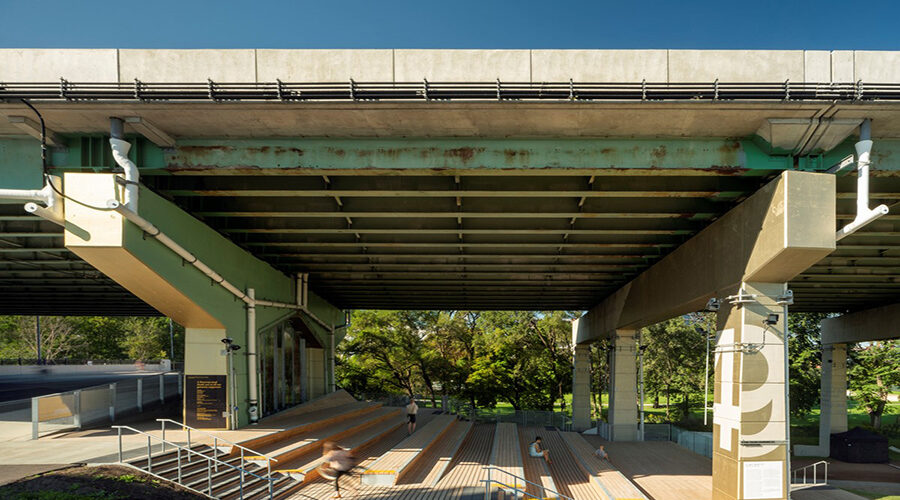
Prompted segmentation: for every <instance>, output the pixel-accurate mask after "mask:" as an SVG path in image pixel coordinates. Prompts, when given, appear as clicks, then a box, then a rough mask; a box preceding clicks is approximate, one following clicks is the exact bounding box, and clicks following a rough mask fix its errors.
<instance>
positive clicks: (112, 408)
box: [109, 382, 116, 422]
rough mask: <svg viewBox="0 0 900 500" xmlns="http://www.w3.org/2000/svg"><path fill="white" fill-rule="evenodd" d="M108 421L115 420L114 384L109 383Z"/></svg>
mask: <svg viewBox="0 0 900 500" xmlns="http://www.w3.org/2000/svg"><path fill="white" fill-rule="evenodd" d="M109 421H110V422H115V421H116V384H115V382H113V383H112V384H109Z"/></svg>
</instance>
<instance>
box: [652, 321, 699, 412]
mask: <svg viewBox="0 0 900 500" xmlns="http://www.w3.org/2000/svg"><path fill="white" fill-rule="evenodd" d="M713 331H714V327H713V319H712V316H711V315H706V314H696V315H690V316H682V317H678V318H673V319H670V320H667V321H663V322H661V323H657V324H655V325H651V326H648V327H647V328H645V329H644V330H643V333H642V339H641V344H642V345H645V346H647V347H646V350H645V351H644V384H645V387H646V389H645V392H652V393H654V394H655V393H658V392H664V393H665V395H666V400H667V404H666V419H673V418H674V416H673V415H672V414H671V408H670V407H671V397H672V393H673V392H680V393H681V395H682V407H681V409H680V412H681V413H682V415H683V416H684V417H687V415H688V413H689V410H690V396H691V394H695V393H698V392H699V391H700V390H702V388H703V378H704V373H705V370H706V360H705V359H704V356H705V353H706V336H707V335H709V334H710V333H711V332H713ZM710 355H712V352H710ZM712 366H713V365H712V362H710V368H712ZM710 372H712V369H710Z"/></svg>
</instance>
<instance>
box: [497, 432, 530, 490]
mask: <svg viewBox="0 0 900 500" xmlns="http://www.w3.org/2000/svg"><path fill="white" fill-rule="evenodd" d="M491 465H493V466H495V467H497V468H499V469H501V470H502V471H505V472H506V473H507V474H503V473H501V472H499V471H493V472H492V473H491V479H495V480H497V481H499V482H500V483H502V484H505V485H508V486H510V488H508V489H510V490H512V489H514V488H513V487H515V488H519V489H524V488H525V486H526V485H525V483H523V482H521V481H519V480H517V479H515V478H514V477H512V476H515V477H525V469H524V467H523V465H522V449H521V448H520V447H519V433H518V431H517V426H516V424H513V423H506V422H503V423H501V422H498V423H497V430H495V431H494V447H493V450H492V451H491Z"/></svg>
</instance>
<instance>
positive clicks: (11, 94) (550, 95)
mask: <svg viewBox="0 0 900 500" xmlns="http://www.w3.org/2000/svg"><path fill="white" fill-rule="evenodd" d="M18 99H35V100H62V101H78V102H84V101H195V102H196V101H207V102H209V101H212V102H218V101H275V102H279V101H281V102H303V101H437V102H440V101H900V84H897V83H874V82H873V83H867V82H863V81H857V82H845V83H830V82H826V83H809V82H791V81H790V80H787V81H783V82H772V83H752V82H719V81H718V80H716V81H713V82H695V83H665V82H647V81H641V82H631V83H610V82H576V81H573V80H569V81H562V82H503V81H500V80H499V79H498V80H496V81H494V82H430V81H428V80H422V81H419V82H357V81H355V80H348V81H345V82H306V83H289V82H282V81H281V80H276V81H274V82H258V83H233V82H214V81H213V80H207V81H206V82H185V83H160V82H143V81H140V80H137V79H135V80H134V82H132V83H118V82H111V83H89V82H70V81H68V80H65V79H62V78H61V79H60V80H59V81H58V82H46V83H23V82H0V100H18Z"/></svg>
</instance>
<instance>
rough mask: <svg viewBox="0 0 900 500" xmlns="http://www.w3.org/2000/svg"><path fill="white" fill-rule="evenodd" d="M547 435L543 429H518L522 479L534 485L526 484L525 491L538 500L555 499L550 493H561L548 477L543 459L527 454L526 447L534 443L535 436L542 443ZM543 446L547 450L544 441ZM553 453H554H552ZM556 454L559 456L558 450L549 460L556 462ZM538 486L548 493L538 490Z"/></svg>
mask: <svg viewBox="0 0 900 500" xmlns="http://www.w3.org/2000/svg"><path fill="white" fill-rule="evenodd" d="M548 433H549V432H544V431H543V427H542V428H535V427H525V428H520V429H519V447H520V448H521V450H522V465H523V469H524V472H525V476H524V477H525V479H527V480H528V481H530V482H531V483H534V484H528V485H527V488H526V491H527V492H528V494H530V495H534V496H536V497H539V498H557V497H556V495H554V494H553V493H552V492H557V493H563V492H562V491H560V490H558V489H557V488H556V484H555V483H554V481H553V477H552V476H551V475H550V469H548V468H547V462H546V461H545V460H544V459H543V457H541V458H537V457H532V456H531V455H530V454H529V453H528V446H529V445H530V444H531V442H532V441H534V438H535V437H537V436H541V441H544V440H545V439H546V437H545V434H548ZM543 446H544V448H545V449H549V448H548V447H547V443H546V441H544V444H543ZM554 451H555V452H556V453H554ZM557 454H559V450H553V451H551V452H550V460H551V461H552V460H556V455H557ZM538 484H539V485H541V486H543V487H544V488H547V490H550V491H547V490H542V489H541V488H538V487H537V485H538ZM563 494H565V493H563Z"/></svg>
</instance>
